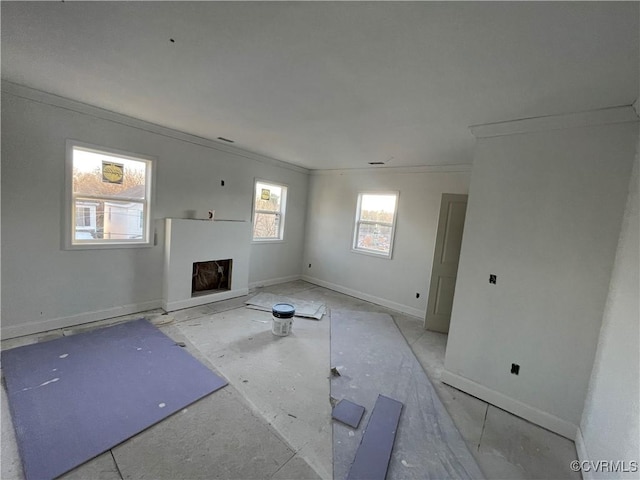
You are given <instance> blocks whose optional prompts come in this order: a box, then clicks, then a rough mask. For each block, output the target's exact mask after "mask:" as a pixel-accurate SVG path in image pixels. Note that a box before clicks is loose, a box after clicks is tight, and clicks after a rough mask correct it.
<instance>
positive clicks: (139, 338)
mask: <svg viewBox="0 0 640 480" xmlns="http://www.w3.org/2000/svg"><path fill="white" fill-rule="evenodd" d="M2 370H3V373H4V377H5V381H6V387H7V395H8V399H9V410H10V411H11V417H12V419H13V425H14V429H15V431H16V440H17V443H18V450H19V452H20V457H21V460H22V465H23V468H24V473H25V476H26V478H27V480H32V479H33V480H35V479H37V480H43V479H52V478H55V477H58V476H59V475H62V474H63V473H65V472H67V471H69V470H71V469H73V468H75V467H77V466H78V465H80V464H82V463H84V462H86V461H87V460H90V459H91V458H93V457H96V456H97V455H99V454H101V453H103V452H105V451H107V450H109V449H110V448H113V447H114V446H116V445H118V444H119V443H121V442H123V441H124V440H126V439H128V438H130V437H132V436H133V435H136V434H137V433H139V432H141V431H142V430H144V429H146V428H148V427H150V426H151V425H154V424H155V423H157V422H159V421H160V420H163V419H164V418H166V417H168V416H169V415H171V414H172V413H175V412H177V411H179V410H181V409H183V408H184V407H186V406H187V405H190V404H192V403H193V402H195V401H196V400H199V399H200V398H202V397H204V396H206V395H208V394H210V393H212V392H214V391H215V390H218V389H219V388H221V387H223V386H225V385H226V384H227V381H226V380H224V379H223V378H221V377H219V376H217V375H216V374H214V373H213V372H212V371H211V370H209V369H208V368H207V367H205V366H204V365H203V364H202V363H200V362H199V361H198V360H196V359H195V358H193V357H192V356H191V355H190V354H189V353H188V352H187V351H186V350H185V349H184V348H181V347H180V346H178V345H177V344H176V342H174V341H173V340H171V339H170V338H169V337H167V336H166V335H164V334H163V333H162V332H160V330H158V329H157V328H156V327H154V326H153V325H151V324H150V323H149V322H147V321H146V320H134V321H131V322H126V323H122V324H119V325H114V326H111V327H107V328H101V329H97V330H92V331H90V332H87V333H81V334H77V335H72V336H69V337H62V338H58V339H56V340H51V341H48V342H43V343H36V344H33V345H27V346H24V347H18V348H14V349H12V350H5V351H3V352H2Z"/></svg>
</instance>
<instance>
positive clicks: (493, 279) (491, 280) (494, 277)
mask: <svg viewBox="0 0 640 480" xmlns="http://www.w3.org/2000/svg"><path fill="white" fill-rule="evenodd" d="M497 282H498V277H497V275H494V274H491V275H489V283H491V284H492V285H496V283H497Z"/></svg>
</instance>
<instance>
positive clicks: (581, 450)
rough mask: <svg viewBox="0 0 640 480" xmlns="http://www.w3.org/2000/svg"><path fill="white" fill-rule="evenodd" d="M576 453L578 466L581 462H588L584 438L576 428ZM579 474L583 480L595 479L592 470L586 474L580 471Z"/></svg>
mask: <svg viewBox="0 0 640 480" xmlns="http://www.w3.org/2000/svg"><path fill="white" fill-rule="evenodd" d="M575 442H576V452H577V453H578V460H579V461H580V465H582V462H587V461H589V454H588V453H587V445H586V444H585V443H584V437H583V436H582V430H580V427H578V431H577V432H576V440H575ZM580 474H581V475H582V478H583V480H592V479H594V478H596V477H595V475H594V474H593V470H591V469H588V470H587V471H586V472H585V471H583V470H582V469H580Z"/></svg>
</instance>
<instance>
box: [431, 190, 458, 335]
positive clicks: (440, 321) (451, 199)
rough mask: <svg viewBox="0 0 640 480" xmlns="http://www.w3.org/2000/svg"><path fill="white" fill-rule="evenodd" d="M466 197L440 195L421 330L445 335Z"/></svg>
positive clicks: (447, 326)
mask: <svg viewBox="0 0 640 480" xmlns="http://www.w3.org/2000/svg"><path fill="white" fill-rule="evenodd" d="M467 199H468V195H458V194H452V193H444V194H442V201H441V202H440V216H439V218H438V232H437V235H436V247H435V250H434V253H433V267H432V269H431V283H430V285H429V298H428V300H427V315H426V317H425V321H424V328H426V329H427V330H433V331H434V332H442V333H449V322H450V321H451V309H452V307H453V295H454V292H455V287H456V277H457V274H458V262H459V260H460V247H461V246H462V232H463V229H464V220H465V216H466V212H467Z"/></svg>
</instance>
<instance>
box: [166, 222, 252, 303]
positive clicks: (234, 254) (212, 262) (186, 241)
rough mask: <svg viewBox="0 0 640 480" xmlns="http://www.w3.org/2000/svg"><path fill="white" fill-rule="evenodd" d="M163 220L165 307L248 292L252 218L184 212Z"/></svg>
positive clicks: (224, 297) (210, 300)
mask: <svg viewBox="0 0 640 480" xmlns="http://www.w3.org/2000/svg"><path fill="white" fill-rule="evenodd" d="M164 222H165V224H164V228H165V247H164V248H165V249H164V272H163V280H162V308H163V309H164V310H165V311H167V312H173V311H175V310H180V309H182V308H189V307H196V306H198V305H204V304H206V303H211V302H218V301H220V300H227V299H229V298H234V297H241V296H243V295H247V294H248V293H249V255H250V245H251V243H250V242H251V224H250V223H249V222H244V221H231V220H228V221H225V220H213V221H212V220H194V219H183V218H167V219H165V220H164Z"/></svg>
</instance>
